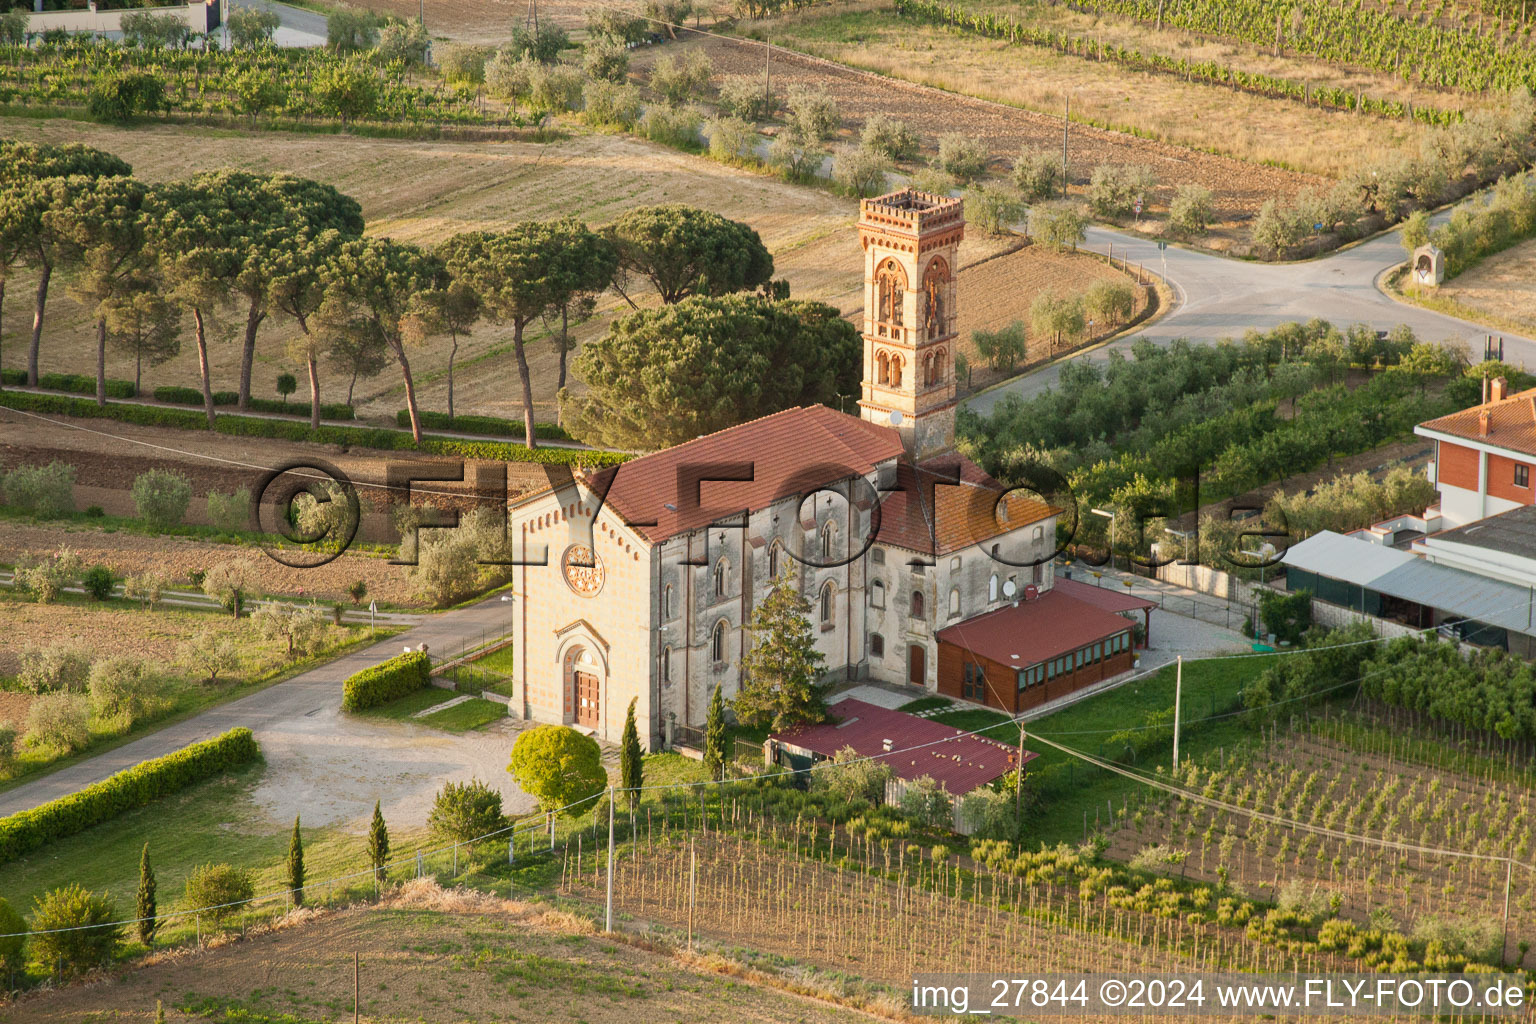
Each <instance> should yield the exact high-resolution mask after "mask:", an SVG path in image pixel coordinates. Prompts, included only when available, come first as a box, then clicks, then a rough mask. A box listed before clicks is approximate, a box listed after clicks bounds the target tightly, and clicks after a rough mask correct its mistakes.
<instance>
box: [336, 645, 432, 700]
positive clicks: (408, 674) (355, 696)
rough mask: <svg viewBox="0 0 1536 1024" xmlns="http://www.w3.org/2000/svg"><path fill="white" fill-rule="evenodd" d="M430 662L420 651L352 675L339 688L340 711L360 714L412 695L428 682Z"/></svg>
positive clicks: (400, 655)
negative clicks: (358, 712) (409, 694)
mask: <svg viewBox="0 0 1536 1024" xmlns="http://www.w3.org/2000/svg"><path fill="white" fill-rule="evenodd" d="M431 674H432V659H430V658H429V657H427V655H425V654H423V653H422V652H421V651H412V652H411V653H410V654H399V655H396V656H395V657H393V658H390V659H389V660H388V661H386V662H384V663H383V664H382V665H375V666H374V667H373V668H365V669H363V670H362V671H361V672H354V673H353V674H352V675H350V676H348V677H347V681H346V682H345V683H343V684H342V691H341V710H343V711H362V710H364V709H366V708H376V707H378V706H379V705H380V704H387V703H389V702H390V701H392V700H395V699H397V698H400V697H404V696H405V695H406V694H408V693H415V692H416V691H417V690H419V689H421V688H422V687H424V686H426V685H427V683H428V682H429V681H430V679H431Z"/></svg>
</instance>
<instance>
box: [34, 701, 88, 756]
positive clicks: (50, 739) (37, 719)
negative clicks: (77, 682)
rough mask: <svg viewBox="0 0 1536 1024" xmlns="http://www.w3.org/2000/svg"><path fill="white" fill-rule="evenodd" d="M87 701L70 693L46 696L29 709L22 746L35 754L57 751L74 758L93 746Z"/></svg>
mask: <svg viewBox="0 0 1536 1024" xmlns="http://www.w3.org/2000/svg"><path fill="white" fill-rule="evenodd" d="M86 723H87V719H86V711H85V701H84V700H83V699H82V698H80V697H77V696H75V695H73V694H69V693H45V694H41V695H40V696H38V697H37V699H36V700H34V701H32V703H31V705H30V706H29V707H28V708H27V731H26V735H25V736H24V737H23V739H22V742H23V743H25V744H26V745H27V746H28V747H31V748H32V749H33V750H44V749H50V748H51V749H53V750H56V751H58V752H59V753H61V754H72V753H74V752H75V751H77V750H80V749H81V748H83V747H85V746H86V745H87V744H88V743H90V742H91V730H90V727H89V726H88V725H87V724H86Z"/></svg>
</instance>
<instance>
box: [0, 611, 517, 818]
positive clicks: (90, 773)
mask: <svg viewBox="0 0 1536 1024" xmlns="http://www.w3.org/2000/svg"><path fill="white" fill-rule="evenodd" d="M511 607H512V606H511V605H510V604H506V603H503V602H502V601H501V599H500V598H499V597H492V598H489V599H487V600H485V601H481V602H480V603H478V604H475V605H471V606H470V607H468V608H463V609H460V610H458V611H451V612H444V613H442V614H441V615H436V616H433V617H432V618H430V619H429V620H427V621H426V622H423V623H422V624H421V625H419V626H416V627H415V628H413V629H411V630H408V631H407V632H405V633H401V634H399V635H398V636H395V637H392V638H390V639H389V640H385V641H381V642H380V643H377V644H374V645H372V646H370V647H367V648H364V649H361V650H357V651H352V652H350V653H348V654H345V655H343V656H342V657H340V658H338V659H336V660H335V661H332V662H330V663H329V664H326V665H321V666H320V667H319V668H315V669H311V670H310V671H308V672H305V673H303V674H301V675H297V676H294V677H293V678H292V679H289V680H286V681H285V682H281V683H278V684H276V685H274V686H269V687H267V688H266V689H265V690H261V691H259V692H257V693H253V694H251V695H250V696H248V697H242V698H240V699H239V700H236V701H231V702H229V703H228V704H222V705H220V706H219V707H216V708H210V709H209V710H207V711H205V712H203V713H202V714H200V715H197V716H195V717H193V718H189V719H187V720H186V721H183V722H178V723H176V724H175V725H170V726H167V727H166V728H164V729H161V730H159V731H158V732H153V733H150V734H149V735H148V736H144V737H142V738H140V739H137V740H134V741H133V742H132V743H125V744H123V745H122V746H120V747H118V748H116V749H115V750H110V751H107V752H106V753H104V754H101V755H99V756H97V757H93V758H90V759H88V760H85V761H81V762H79V763H78V764H74V765H71V766H70V767H68V768H65V769H62V770H60V771H57V772H54V773H53V774H51V775H46V776H43V777H42V778H40V779H37V780H36V781H34V782H28V783H24V784H22V785H20V786H17V787H16V788H15V789H11V790H7V791H6V792H4V793H0V816H3V815H7V814H14V813H15V812H17V811H21V810H26V809H28V808H31V807H36V806H37V805H38V804H41V803H46V802H47V801H49V800H54V799H57V798H58V797H61V796H64V795H65V794H67V793H72V792H74V791H76V790H78V789H80V788H81V787H83V786H88V785H90V784H91V783H93V782H99V781H101V780H102V779H104V778H106V777H107V776H109V775H111V774H113V773H114V772H118V771H121V770H122V769H124V768H130V767H132V766H133V765H136V764H138V763H139V762H140V761H146V760H148V759H150V758H154V757H160V756H162V755H165V754H169V753H171V752H173V751H176V750H179V749H180V748H182V747H184V746H186V745H187V744H189V743H197V742H198V741H200V740H206V739H209V738H210V737H213V736H216V735H218V734H219V733H221V732H224V731H225V730H227V729H233V728H235V727H236V726H242V725H243V726H246V727H248V728H250V729H252V730H254V731H255V733H256V738H257V740H258V741H261V740H262V739H263V733H264V731H267V730H271V731H272V732H274V733H287V732H289V731H292V723H293V722H294V721H295V720H298V721H303V720H305V719H309V718H315V719H317V720H318V719H321V718H326V719H329V718H334V717H335V713H336V709H337V707H339V705H340V703H341V682H342V680H344V679H345V678H346V677H347V676H349V675H351V674H352V673H354V672H357V671H360V670H361V669H364V668H367V667H369V666H371V665H376V664H378V663H379V662H381V661H383V660H384V659H386V658H389V657H393V656H394V655H396V654H398V653H400V651H401V650H402V649H403V647H404V646H405V645H407V644H409V645H410V646H412V647H419V646H420V645H421V644H423V643H425V644H426V645H427V652H428V653H429V654H433V655H452V654H457V653H458V651H459V649H460V647H461V646H463V645H465V644H469V645H476V644H478V643H480V641H481V639H482V637H483V636H486V635H489V636H490V637H492V638H494V637H495V636H496V635H499V634H500V632H501V630H502V628H503V627H504V626H505V625H506V624H507V622H508V618H509V614H510V613H509V609H510V608H511ZM444 699H445V700H446V699H447V695H446V694H445V695H444ZM508 746H510V744H508ZM498 756H504V755H498ZM267 761H268V767H269V768H281V765H276V764H274V758H273V756H272V751H271V750H267ZM445 767H448V768H452V767H453V766H452V765H451V764H450V765H446V766H445ZM498 781H499V780H498ZM384 795H385V796H387V795H388V794H387V793H386V794H384ZM322 796H326V794H324V793H323V791H322V790H321V789H316V790H315V792H314V793H313V797H314V798H316V799H318V798H321V797H322ZM368 806H369V807H371V806H372V805H371V798H370V802H369V804H368ZM306 817H308V815H306ZM318 823H319V822H317V824H318Z"/></svg>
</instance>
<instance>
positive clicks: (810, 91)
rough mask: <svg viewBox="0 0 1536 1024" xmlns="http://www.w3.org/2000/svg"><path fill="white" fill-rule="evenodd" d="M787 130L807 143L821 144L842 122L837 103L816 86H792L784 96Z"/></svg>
mask: <svg viewBox="0 0 1536 1024" xmlns="http://www.w3.org/2000/svg"><path fill="white" fill-rule="evenodd" d="M785 106H787V107H788V108H789V114H788V118H787V120H788V121H789V127H790V129H791V130H792V131H793V132H794V133H795V134H796V135H797V136H799V137H800V138H801V139H802V140H803V141H805V142H807V143H815V142H825V141H826V140H827V139H830V138H831V137H832V136H833V135H835V134H837V129H838V127H839V126H841V125H842V123H843V117H842V114H841V112H839V110H838V109H837V101H836V100H834V99H833V98H832V94H831V93H829V92H827V90H825V89H823V88H821V87H820V86H811V85H794V86H791V87H790V89H789V94H788V95H787V96H786V97H785Z"/></svg>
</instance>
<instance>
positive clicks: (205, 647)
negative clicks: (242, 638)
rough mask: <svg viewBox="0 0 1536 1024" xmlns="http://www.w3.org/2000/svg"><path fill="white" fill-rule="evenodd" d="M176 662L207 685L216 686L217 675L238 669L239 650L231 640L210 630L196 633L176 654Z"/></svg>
mask: <svg viewBox="0 0 1536 1024" xmlns="http://www.w3.org/2000/svg"><path fill="white" fill-rule="evenodd" d="M176 657H177V660H178V661H180V662H181V664H182V665H184V666H186V668H187V669H188V670H189V671H192V672H196V673H198V674H199V675H201V676H202V677H203V681H204V682H206V683H208V684H209V685H217V684H218V681H219V674H220V673H222V672H233V671H234V670H235V669H237V668H239V667H240V649H239V648H238V647H236V646H235V643H234V641H233V640H230V639H229V638H228V637H225V636H221V635H220V634H218V633H215V632H213V631H211V630H205V631H203V632H201V633H198V634H197V635H196V636H194V637H193V638H192V639H190V640H188V641H186V642H185V643H183V644H182V645H181V647H180V648H179V649H178V650H177V652H176Z"/></svg>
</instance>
